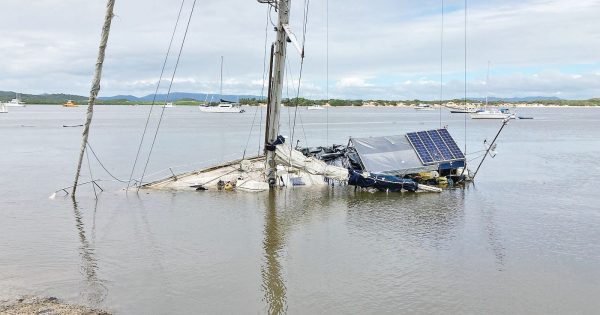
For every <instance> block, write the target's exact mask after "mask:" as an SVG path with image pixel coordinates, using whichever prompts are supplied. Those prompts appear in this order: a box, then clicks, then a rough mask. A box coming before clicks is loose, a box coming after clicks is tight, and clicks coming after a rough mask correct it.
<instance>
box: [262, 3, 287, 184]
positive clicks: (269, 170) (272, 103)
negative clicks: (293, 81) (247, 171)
mask: <svg viewBox="0 0 600 315" xmlns="http://www.w3.org/2000/svg"><path fill="white" fill-rule="evenodd" d="M258 2H260V3H267V4H269V5H272V6H274V7H275V9H276V10H278V11H279V21H278V23H277V28H276V29H275V30H276V32H277V40H276V42H275V43H274V52H273V54H274V57H275V58H274V62H273V65H272V66H273V72H272V73H271V75H272V78H273V79H272V81H271V82H269V84H270V85H271V88H270V93H269V98H268V99H269V104H268V105H267V123H266V134H267V135H266V141H265V155H266V163H267V167H266V176H267V180H268V183H269V186H270V187H271V188H273V187H275V186H276V184H277V164H276V163H275V150H274V149H272V144H274V143H275V141H276V140H277V136H278V135H279V113H280V110H281V92H282V89H283V75H284V72H283V70H284V69H285V56H286V47H287V34H286V30H285V28H284V26H288V24H289V19H290V16H289V14H290V2H291V0H258Z"/></svg>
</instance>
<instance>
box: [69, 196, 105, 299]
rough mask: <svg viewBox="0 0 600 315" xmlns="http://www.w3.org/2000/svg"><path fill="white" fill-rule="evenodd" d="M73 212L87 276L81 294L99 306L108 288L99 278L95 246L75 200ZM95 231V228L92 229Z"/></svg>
mask: <svg viewBox="0 0 600 315" xmlns="http://www.w3.org/2000/svg"><path fill="white" fill-rule="evenodd" d="M97 205H98V203H97V201H96V202H95V203H94V217H95V216H96V207H97ZM73 213H74V216H75V227H76V228H77V231H78V235H79V241H80V243H81V244H80V246H79V255H80V256H81V273H82V275H83V276H84V277H85V279H84V282H85V283H84V286H85V288H83V289H82V291H81V296H82V298H83V300H84V301H86V302H87V303H89V304H90V305H91V306H98V305H99V304H100V303H101V302H102V301H104V299H105V298H106V295H107V294H108V289H107V288H106V286H105V285H104V283H103V281H102V280H100V279H99V278H98V260H97V259H96V256H95V254H94V246H93V245H92V244H91V243H90V242H89V240H88V238H87V236H86V231H85V226H84V224H83V218H82V215H81V211H80V210H79V207H78V204H77V201H75V200H73ZM92 231H93V229H92Z"/></svg>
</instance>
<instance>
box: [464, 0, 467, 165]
mask: <svg viewBox="0 0 600 315" xmlns="http://www.w3.org/2000/svg"><path fill="white" fill-rule="evenodd" d="M464 118H465V119H464V120H465V153H466V152H467V0H465V113H464ZM465 168H467V165H466V163H465ZM463 170H464V169H463Z"/></svg>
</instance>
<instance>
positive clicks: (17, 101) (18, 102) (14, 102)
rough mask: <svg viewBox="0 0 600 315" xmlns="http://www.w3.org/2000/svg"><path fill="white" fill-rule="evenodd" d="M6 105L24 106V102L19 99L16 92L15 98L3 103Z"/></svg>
mask: <svg viewBox="0 0 600 315" xmlns="http://www.w3.org/2000/svg"><path fill="white" fill-rule="evenodd" d="M4 105H5V106H6V107H25V103H24V102H23V101H21V99H20V98H19V95H18V94H17V95H16V97H15V98H13V99H12V100H10V102H6V103H4Z"/></svg>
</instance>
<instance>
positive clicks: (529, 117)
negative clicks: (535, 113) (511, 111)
mask: <svg viewBox="0 0 600 315" xmlns="http://www.w3.org/2000/svg"><path fill="white" fill-rule="evenodd" d="M518 118H519V119H533V117H531V116H519V117H518Z"/></svg>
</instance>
